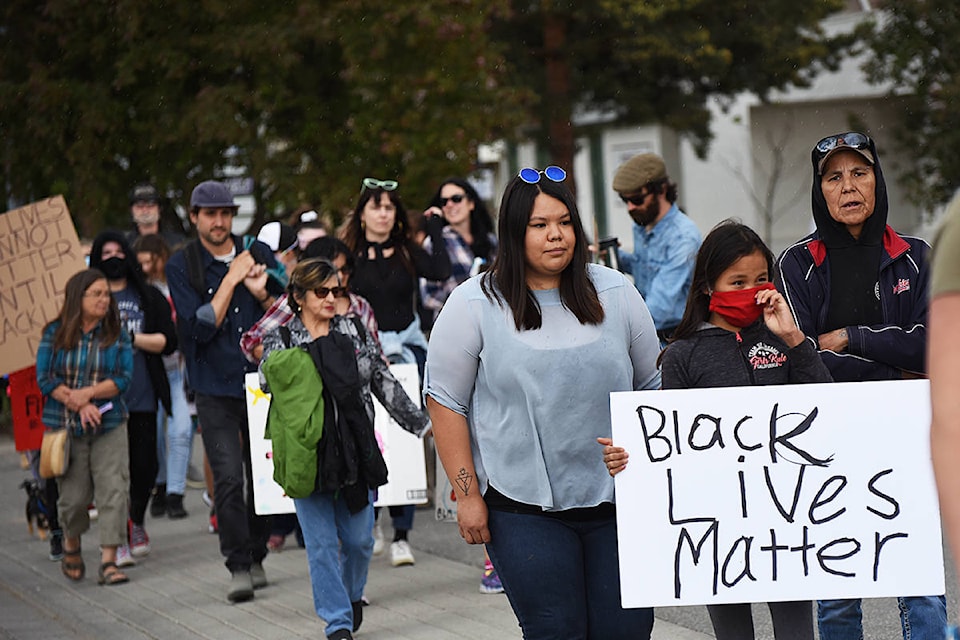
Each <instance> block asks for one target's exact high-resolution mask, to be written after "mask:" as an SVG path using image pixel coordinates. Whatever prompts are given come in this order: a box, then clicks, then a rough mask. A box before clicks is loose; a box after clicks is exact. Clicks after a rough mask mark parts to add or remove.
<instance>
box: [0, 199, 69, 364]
mask: <svg viewBox="0 0 960 640" xmlns="http://www.w3.org/2000/svg"><path fill="white" fill-rule="evenodd" d="M84 266H85V264H84V260H83V255H82V254H81V252H80V241H79V240H78V239H77V231H76V229H74V226H73V220H71V218H70V212H69V211H68V210H67V203H66V202H64V200H63V197H62V196H56V197H53V198H48V199H47V200H43V201H40V202H34V203H33V204H29V205H27V206H25V207H20V208H19V209H12V210H10V211H7V212H6V213H4V214H0V374H2V373H9V372H11V371H17V370H19V369H23V368H25V367H29V366H30V365H32V364H33V363H34V361H35V359H36V353H37V345H38V344H39V342H40V336H41V333H42V332H43V326H44V325H45V324H46V323H47V322H49V321H50V320H52V319H53V318H54V317H56V315H57V313H58V312H59V311H60V305H61V303H62V301H63V287H64V285H65V284H66V282H67V280H68V279H69V278H70V276H72V275H73V274H74V273H76V272H77V271H80V270H81V269H83V268H84Z"/></svg>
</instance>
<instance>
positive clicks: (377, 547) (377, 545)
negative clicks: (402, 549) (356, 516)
mask: <svg viewBox="0 0 960 640" xmlns="http://www.w3.org/2000/svg"><path fill="white" fill-rule="evenodd" d="M386 546H387V545H386V543H385V542H384V541H383V529H381V528H380V523H379V522H378V523H376V524H375V525H373V555H375V556H378V555H380V554H381V553H383V550H384V548H386Z"/></svg>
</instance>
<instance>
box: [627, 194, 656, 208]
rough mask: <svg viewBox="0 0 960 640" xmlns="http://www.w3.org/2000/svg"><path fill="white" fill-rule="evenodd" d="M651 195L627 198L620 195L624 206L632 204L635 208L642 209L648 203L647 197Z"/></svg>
mask: <svg viewBox="0 0 960 640" xmlns="http://www.w3.org/2000/svg"><path fill="white" fill-rule="evenodd" d="M648 195H650V192H649V191H647V192H646V193H641V194H640V195H637V196H625V195H623V194H622V193H621V194H620V199H621V200H623V204H632V205H633V206H635V207H640V206H642V205H643V203H644V202H646V201H647V196H648Z"/></svg>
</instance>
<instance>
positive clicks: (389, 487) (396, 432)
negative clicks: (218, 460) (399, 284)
mask: <svg viewBox="0 0 960 640" xmlns="http://www.w3.org/2000/svg"><path fill="white" fill-rule="evenodd" d="M390 371H391V372H392V373H393V375H394V377H395V378H396V379H397V380H398V381H399V382H400V384H401V385H402V386H403V388H404V390H405V391H406V392H407V395H409V396H410V398H411V399H414V402H416V398H417V397H418V395H419V388H420V376H419V374H418V372H417V365H415V364H394V365H391V366H390ZM244 387H245V390H246V398H247V423H248V428H249V434H248V436H249V438H250V457H251V460H252V464H251V469H252V471H253V498H254V508H255V510H256V512H257V513H258V514H260V515H269V514H274V513H293V512H294V511H295V510H296V509H295V508H294V505H293V500H292V499H291V498H289V497H287V495H286V494H285V493H284V492H283V489H282V488H281V487H280V485H278V484H277V483H276V482H274V480H273V459H272V457H273V447H272V445H271V443H270V441H269V440H267V439H266V438H264V432H265V430H266V427H267V412H268V410H269V408H270V395H269V394H266V393H264V392H263V391H261V390H260V379H259V377H258V375H257V374H256V373H248V374H247V375H246V378H245V380H244ZM373 404H374V420H373V427H374V430H375V431H376V433H377V441H378V442H379V443H380V450H381V452H382V453H383V458H384V460H385V461H386V463H387V470H388V472H389V482H388V483H387V484H385V485H384V486H382V487H380V489H379V490H378V492H377V496H378V498H377V502H376V503H375V504H376V506H378V507H382V506H390V505H400V504H423V503H424V502H426V501H427V472H426V467H425V465H424V454H423V442H422V441H421V440H420V439H419V438H417V437H416V436H414V435H413V434H410V433H407V432H406V431H404V430H403V429H402V428H401V427H400V425H398V424H397V423H396V421H395V420H394V419H393V418H391V417H390V414H389V413H387V410H386V409H384V408H383V406H382V405H381V404H380V403H379V402H377V400H376V398H374V403H373Z"/></svg>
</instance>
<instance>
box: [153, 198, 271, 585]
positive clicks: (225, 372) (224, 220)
mask: <svg viewBox="0 0 960 640" xmlns="http://www.w3.org/2000/svg"><path fill="white" fill-rule="evenodd" d="M238 208H239V205H237V204H236V203H235V202H234V200H233V195H232V194H231V193H230V190H229V189H228V188H227V186H226V185H225V184H223V183H221V182H216V181H213V180H208V181H206V182H201V183H200V184H199V185H197V187H196V188H195V189H194V190H193V193H192V194H191V195H190V222H191V223H192V224H193V225H194V226H196V228H197V237H198V239H197V240H195V241H192V242H189V243H187V244H186V245H185V246H184V247H183V249H181V250H180V251H177V252H176V253H175V254H173V256H171V257H170V261H169V262H167V267H166V273H167V284H168V285H169V286H170V295H171V297H172V298H173V304H174V307H175V308H176V311H177V328H178V330H179V333H180V350H181V352H182V353H183V356H184V359H185V361H186V363H187V375H188V377H189V379H190V386H191V387H192V388H193V390H194V392H195V394H196V403H197V417H198V418H199V420H200V424H201V425H203V431H202V436H203V448H204V450H205V451H206V453H207V459H208V460H209V461H210V467H211V469H212V471H213V482H214V508H215V509H216V514H217V521H218V524H219V531H218V534H219V536H220V553H221V554H223V555H224V556H225V557H226V563H225V564H226V566H227V569H228V570H229V571H230V574H231V581H230V587H229V589H228V591H227V599H228V600H230V601H231V602H241V601H243V600H249V599H251V598H252V597H253V590H254V588H258V587H263V586H266V584H267V578H266V575H265V574H264V571H263V564H262V562H263V558H264V557H265V556H266V554H267V538H268V537H269V535H270V520H269V518H266V517H261V516H257V515H256V513H255V511H254V506H253V477H252V475H251V470H250V442H249V439H248V437H247V407H246V401H245V399H244V387H243V379H244V375H245V374H246V373H247V372H252V371H256V366H255V365H254V364H253V363H250V362H247V360H246V358H244V356H243V354H242V353H241V352H240V336H242V335H243V333H244V332H245V331H246V330H247V329H249V328H250V327H252V326H253V324H254V323H255V322H256V321H257V320H259V319H260V316H261V315H263V312H264V311H265V310H266V309H268V308H270V305H272V304H273V302H274V296H276V295H279V294H280V293H282V292H283V287H282V286H281V285H280V284H279V283H278V282H277V281H276V280H274V279H272V278H271V279H269V280H268V277H267V269H268V268H270V269H274V268H276V266H277V262H276V260H275V259H274V256H273V252H272V251H270V248H269V247H268V246H267V245H265V244H263V243H262V242H259V241H256V240H251V241H250V242H249V243H247V242H245V241H244V239H243V238H241V237H240V236H236V235H233V234H232V233H231V228H232V226H233V218H234V216H235V215H236V213H237V209H238ZM244 481H246V483H247V489H246V491H245V490H244ZM245 494H246V498H244V495H245Z"/></svg>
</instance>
